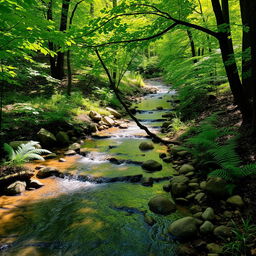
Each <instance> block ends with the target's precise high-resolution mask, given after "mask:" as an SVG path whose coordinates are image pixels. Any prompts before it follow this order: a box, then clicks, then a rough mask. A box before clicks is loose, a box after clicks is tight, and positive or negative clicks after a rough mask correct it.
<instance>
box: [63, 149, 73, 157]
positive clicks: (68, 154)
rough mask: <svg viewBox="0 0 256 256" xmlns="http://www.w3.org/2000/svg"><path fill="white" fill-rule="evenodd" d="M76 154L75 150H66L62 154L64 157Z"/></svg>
mask: <svg viewBox="0 0 256 256" xmlns="http://www.w3.org/2000/svg"><path fill="white" fill-rule="evenodd" d="M75 154H76V151H75V150H71V149H70V150H67V151H66V152H64V155H65V156H73V155H75Z"/></svg>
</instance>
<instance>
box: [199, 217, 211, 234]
mask: <svg viewBox="0 0 256 256" xmlns="http://www.w3.org/2000/svg"><path fill="white" fill-rule="evenodd" d="M213 229H214V225H213V224H212V223H211V222H210V221H208V220H207V221H205V222H204V223H203V224H202V225H201V226H200V232H201V233H202V234H209V233H211V232H212V231H213Z"/></svg>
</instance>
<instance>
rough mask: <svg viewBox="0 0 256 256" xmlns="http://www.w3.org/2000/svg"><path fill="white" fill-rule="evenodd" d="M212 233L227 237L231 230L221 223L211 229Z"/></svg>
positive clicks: (219, 236)
mask: <svg viewBox="0 0 256 256" xmlns="http://www.w3.org/2000/svg"><path fill="white" fill-rule="evenodd" d="M213 233H214V235H215V236H216V237H218V238H222V239H223V238H227V237H230V236H231V235H232V232H231V228H230V227H227V226H224V225H221V226H218V227H216V228H215V229H214V230H213Z"/></svg>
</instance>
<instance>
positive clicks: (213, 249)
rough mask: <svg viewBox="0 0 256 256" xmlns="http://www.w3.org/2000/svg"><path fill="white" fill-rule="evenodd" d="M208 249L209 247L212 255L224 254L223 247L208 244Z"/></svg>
mask: <svg viewBox="0 0 256 256" xmlns="http://www.w3.org/2000/svg"><path fill="white" fill-rule="evenodd" d="M206 247H207V249H208V251H209V252H211V253H222V251H223V249H222V247H221V246H219V245H218V244H215V243H210V244H207V246H206Z"/></svg>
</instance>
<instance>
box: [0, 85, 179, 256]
mask: <svg viewBox="0 0 256 256" xmlns="http://www.w3.org/2000/svg"><path fill="white" fill-rule="evenodd" d="M149 85H150V86H154V87H156V88H157V89H158V91H157V93H156V94H150V95H147V96H145V97H144V98H143V99H142V100H141V101H140V102H139V103H137V104H136V105H137V109H138V111H137V114H136V116H137V118H139V119H140V120H141V121H142V123H143V124H146V125H147V126H148V127H151V130H159V129H160V127H161V125H162V123H163V121H165V118H163V117H162V116H163V115H164V114H166V113H167V112H168V111H170V108H171V103H170V100H171V97H172V95H173V94H174V92H173V91H169V88H168V87H167V86H165V85H163V84H162V83H161V82H159V81H156V80H151V81H149ZM147 141H148V142H150V140H149V139H148V138H147V137H146V134H145V133H144V131H142V130H140V129H139V128H137V126H136V125H135V124H134V123H133V122H130V123H129V126H128V129H115V128H112V129H109V130H107V131H102V132H100V133H99V134H97V136H95V137H92V139H90V140H86V141H85V142H84V145H83V147H85V148H86V150H88V152H89V153H87V154H85V156H80V155H76V156H67V157H66V160H67V161H66V162H64V163H60V162H58V161H57V160H47V161H46V162H45V163H44V165H46V166H51V167H56V168H58V169H60V170H62V171H63V173H66V174H69V175H70V176H71V175H72V179H70V178H64V179H63V178H57V177H50V178H46V179H42V180H41V181H42V183H44V185H45V186H44V187H42V188H40V189H38V190H35V191H26V192H24V193H23V194H22V195H20V196H15V197H8V196H2V197H1V198H0V200H1V201H0V206H1V208H0V217H1V227H0V254H1V255H19V256H22V255H47V256H51V255H52V256H53V255H54V256H55V255H65V256H69V255H70V256H71V255H72V256H73V255H76V256H78V255H81V256H82V255H83V256H84V255H86V256H90V255H93V256H96V255H97V256H100V255H102V256H103V255H104V256H105V255H108V256H109V255H111V256H112V255H113V256H114V255H116V256H121V255H122V256H135V255H136V256H145V255H151V256H153V255H157V256H161V255H169V256H171V255H175V243H174V242H173V241H172V237H171V236H170V235H169V234H168V232H167V228H168V226H169V224H170V223H171V222H172V221H173V219H174V218H177V214H172V215H169V216H165V217H162V216H160V215H156V214H154V213H152V212H151V211H150V210H149V208H148V202H149V200H150V198H152V197H154V196H155V195H161V194H166V192H164V191H163V189H162V187H163V184H164V182H163V181H162V180H164V179H165V178H166V177H170V176H172V174H173V173H174V172H175V171H174V169H173V168H172V167H171V166H172V165H171V164H170V163H166V162H164V161H162V160H161V159H160V158H159V154H160V153H164V152H165V150H166V148H165V147H164V146H162V145H159V144H154V149H153V150H148V151H141V150H140V149H139V145H140V144H141V142H147ZM147 160H156V161H158V162H160V163H161V164H162V166H163V168H162V170H161V171H157V172H146V171H145V170H143V169H142V168H141V163H142V162H144V161H147ZM81 175H82V176H83V175H84V176H88V175H89V176H91V177H92V180H93V179H99V178H102V177H104V179H105V180H108V181H110V182H108V183H105V182H104V179H103V183H99V182H98V183H95V182H89V181H86V182H85V181H80V180H79V179H76V177H80V176H81ZM135 175H139V176H141V175H143V179H142V180H145V181H146V180H147V178H149V177H152V178H153V179H154V180H155V182H154V184H153V186H142V184H141V182H136V180H135V182H134V180H127V181H123V182H119V180H122V178H120V177H126V176H132V177H133V176H135ZM111 179H112V181H117V182H111ZM156 181H157V182H156ZM151 217H153V219H154V221H155V224H154V225H152V224H153V223H150V224H151V225H152V226H151V225H148V224H147V223H146V221H145V219H147V220H150V219H151ZM147 222H148V221H147Z"/></svg>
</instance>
